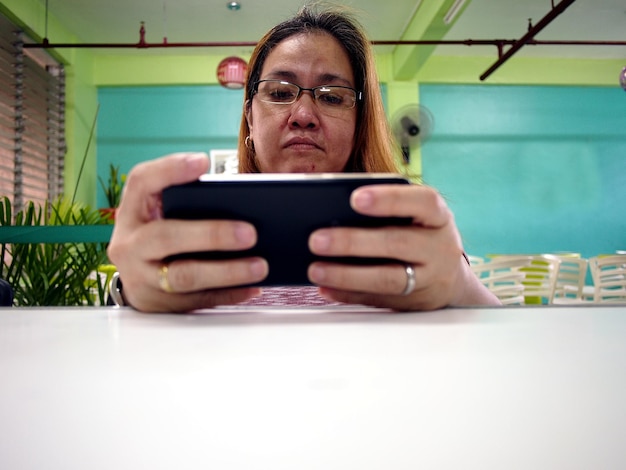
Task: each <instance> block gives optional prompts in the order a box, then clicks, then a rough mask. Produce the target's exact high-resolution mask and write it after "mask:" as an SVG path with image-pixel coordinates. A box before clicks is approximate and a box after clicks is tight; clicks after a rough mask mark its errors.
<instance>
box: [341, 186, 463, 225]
mask: <svg viewBox="0 0 626 470" xmlns="http://www.w3.org/2000/svg"><path fill="white" fill-rule="evenodd" d="M350 204H351V206H352V208H353V209H354V210H355V211H357V212H360V213H362V214H367V215H373V216H395V217H411V218H412V219H413V223H414V224H419V225H422V226H424V227H433V228H438V227H442V226H444V225H446V224H448V223H449V222H450V221H451V220H452V213H451V211H450V209H449V208H448V206H447V205H446V203H445V201H444V199H443V197H442V196H441V195H440V194H439V193H438V192H437V191H436V190H434V189H432V188H429V187H428V186H419V185H414V184H412V185H367V186H363V187H361V188H358V189H355V190H354V191H353V192H352V195H351V197H350Z"/></svg>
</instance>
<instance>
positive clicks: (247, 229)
mask: <svg viewBox="0 0 626 470" xmlns="http://www.w3.org/2000/svg"><path fill="white" fill-rule="evenodd" d="M134 235H135V236H136V237H137V239H138V240H140V241H142V243H139V244H138V245H137V246H136V250H135V254H136V255H137V256H138V257H140V258H142V259H146V260H152V261H157V260H161V259H164V258H167V257H168V256H172V255H175V254H179V253H193V252H202V251H231V250H245V249H248V248H252V247H253V246H254V245H255V244H256V241H257V233H256V229H255V228H254V226H253V225H252V224H249V223H247V222H242V221H230V220H190V221H188V220H163V219H162V220H155V221H154V222H152V223H150V224H145V225H143V226H140V227H138V228H137V229H136V233H135V234H134Z"/></svg>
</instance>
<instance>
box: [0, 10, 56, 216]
mask: <svg viewBox="0 0 626 470" xmlns="http://www.w3.org/2000/svg"><path fill="white" fill-rule="evenodd" d="M25 40H27V38H26V37H25V35H24V33H23V32H22V31H20V30H19V28H17V27H16V26H15V25H13V24H12V23H11V22H10V21H9V20H8V19H7V18H5V17H3V16H2V15H0V195H2V196H8V197H9V198H10V199H11V200H12V202H13V205H14V207H15V209H16V210H19V209H20V208H21V207H23V205H24V203H25V202H26V201H34V202H36V203H43V202H44V201H45V200H46V199H48V200H51V199H54V198H56V197H57V196H59V195H61V194H62V193H63V168H64V157H65V151H66V145H65V73H64V69H63V66H62V65H60V64H58V63H56V62H54V61H52V59H51V58H49V57H46V58H45V60H41V57H38V56H37V55H35V54H32V53H30V52H29V51H30V50H25V49H24V48H23V44H24V41H25Z"/></svg>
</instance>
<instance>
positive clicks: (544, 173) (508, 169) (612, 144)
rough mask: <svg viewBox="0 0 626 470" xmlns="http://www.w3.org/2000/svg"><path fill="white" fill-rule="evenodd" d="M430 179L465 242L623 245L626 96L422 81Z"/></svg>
mask: <svg viewBox="0 0 626 470" xmlns="http://www.w3.org/2000/svg"><path fill="white" fill-rule="evenodd" d="M419 92H420V101H421V104H422V105H424V106H426V107H428V108H429V109H430V110H431V112H432V113H433V115H434V117H435V129H434V132H433V134H432V137H431V138H430V139H429V140H428V141H427V142H425V143H424V144H423V146H422V165H423V174H424V179H425V181H426V183H427V184H430V185H432V186H434V187H436V188H438V189H439V190H440V191H441V192H442V193H443V194H444V195H445V197H446V198H447V201H448V203H449V205H450V206H451V208H452V209H453V211H454V213H455V215H456V221H457V224H458V225H459V228H460V229H461V232H462V234H463V238H464V241H465V246H466V250H467V251H468V252H469V253H472V254H476V255H485V254H488V253H540V252H555V251H574V252H579V253H581V254H582V255H583V256H585V257H589V256H594V255H596V254H598V253H611V252H614V251H615V250H617V249H622V250H623V249H626V132H625V131H626V113H624V109H625V106H626V94H625V93H624V91H623V90H621V89H619V88H617V87H615V88H608V87H604V88H601V87H553V86H552V87H551V86H479V85H477V86H473V85H468V86H462V85H421V86H420V87H419Z"/></svg>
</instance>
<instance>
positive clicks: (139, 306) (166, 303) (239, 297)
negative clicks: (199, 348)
mask: <svg viewBox="0 0 626 470" xmlns="http://www.w3.org/2000/svg"><path fill="white" fill-rule="evenodd" d="M260 293H261V289H259V288H257V287H244V288H237V289H216V290H207V291H201V292H195V293H192V294H166V293H163V292H161V291H157V292H155V291H152V290H150V291H143V294H140V295H138V296H135V297H131V298H129V299H128V301H129V302H130V305H131V306H132V307H133V308H135V309H136V310H139V311H141V312H152V313H156V312H167V313H174V312H191V311H194V310H199V309H204V308H213V307H217V306H219V305H232V304H237V303H240V302H244V301H246V300H248V299H251V298H252V297H255V296H257V295H259V294H260ZM146 294H149V295H146Z"/></svg>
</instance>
